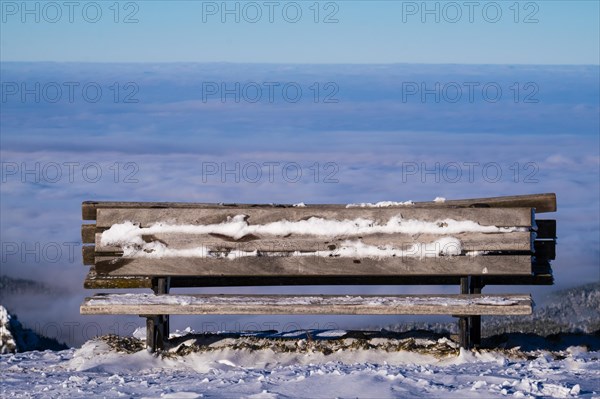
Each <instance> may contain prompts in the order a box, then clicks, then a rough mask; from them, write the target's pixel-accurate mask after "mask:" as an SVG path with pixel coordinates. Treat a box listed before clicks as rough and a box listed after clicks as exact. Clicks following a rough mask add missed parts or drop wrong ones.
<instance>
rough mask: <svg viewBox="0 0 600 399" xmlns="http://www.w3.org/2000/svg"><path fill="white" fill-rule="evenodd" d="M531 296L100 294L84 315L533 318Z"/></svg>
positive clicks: (85, 305) (86, 304)
mask: <svg viewBox="0 0 600 399" xmlns="http://www.w3.org/2000/svg"><path fill="white" fill-rule="evenodd" d="M532 306H533V304H532V299H531V296H530V295H522V294H518V295H517V294H506V295H497V294H495V295H482V294H475V295H458V294H457V295H441V294H438V295H351V296H350V295H225V294H217V295H215V294H211V295H153V294H97V295H95V296H93V297H89V298H86V299H85V301H84V303H83V304H82V305H81V309H80V311H81V314H124V315H126V314H139V315H142V316H145V315H158V314H178V315H189V314H205V315H230V314H233V315H260V314H311V315H332V314H336V315H337V314H348V315H374V314H378V315H407V314H426V315H448V314H452V315H455V316H469V315H529V314H531V312H532Z"/></svg>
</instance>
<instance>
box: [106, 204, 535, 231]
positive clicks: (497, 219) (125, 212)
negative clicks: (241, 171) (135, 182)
mask: <svg viewBox="0 0 600 399" xmlns="http://www.w3.org/2000/svg"><path fill="white" fill-rule="evenodd" d="M97 213H98V214H97V220H96V224H97V226H98V227H110V226H112V225H113V224H116V223H123V222H125V221H131V222H134V223H139V224H140V225H141V226H142V227H148V226H150V225H152V224H154V223H157V222H165V223H170V224H193V225H199V224H216V223H222V222H224V221H226V220H227V218H228V217H234V216H236V215H241V214H243V215H248V219H247V220H248V223H250V224H253V225H256V224H266V223H272V222H278V221H281V220H288V221H300V220H306V219H308V218H311V217H319V218H324V219H332V220H344V219H348V220H353V219H357V218H363V219H368V220H373V221H374V222H376V223H379V224H384V223H387V222H388V221H389V220H390V219H391V218H392V217H397V216H398V215H401V216H402V218H404V219H416V220H422V221H428V222H436V221H438V220H444V219H454V220H472V221H474V222H477V223H479V224H481V225H484V226H503V227H512V226H522V227H530V226H531V225H532V220H533V218H532V211H531V208H490V209H482V208H429V209H426V208H416V207H411V206H405V207H388V208H338V209H329V208H318V207H306V208H267V209H265V208H248V207H246V208H241V207H239V208H235V209H215V208H195V209H186V208H160V209H127V208H123V209H98V212H97Z"/></svg>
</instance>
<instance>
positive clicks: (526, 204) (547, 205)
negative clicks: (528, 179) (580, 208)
mask: <svg viewBox="0 0 600 399" xmlns="http://www.w3.org/2000/svg"><path fill="white" fill-rule="evenodd" d="M443 205H445V206H469V207H478V206H480V207H490V208H535V212H536V213H545V212H556V194H554V193H545V194H527V195H510V196H503V197H490V198H472V199H464V200H448V201H446V202H445V203H443Z"/></svg>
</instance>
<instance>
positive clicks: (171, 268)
mask: <svg viewBox="0 0 600 399" xmlns="http://www.w3.org/2000/svg"><path fill="white" fill-rule="evenodd" d="M555 210H556V197H555V195H554V194H538V195H525V196H511V197H497V198H484V199H471V200H452V201H440V200H438V201H435V202H422V203H419V202H417V203H412V202H407V203H378V204H352V205H304V204H296V205H272V204H271V205H238V204H195V203H148V202H84V203H83V204H82V212H83V219H84V220H86V221H95V224H87V223H86V224H83V225H82V241H83V243H84V247H83V259H84V263H85V264H86V265H91V269H90V272H89V274H88V276H87V278H86V280H85V283H84V286H85V287H86V288H90V289H112V288H119V289H132V288H150V289H152V290H153V292H154V293H153V294H148V293H131V292H126V293H123V294H98V295H95V296H93V297H90V298H86V299H85V301H84V303H83V304H82V305H81V313H82V314H137V315H140V316H144V317H146V318H147V334H148V335H147V344H148V347H149V349H151V350H157V349H161V348H162V347H163V345H164V342H165V339H166V337H168V334H169V315H170V314H205V315H206V314H240V315H241V314H386V315H396V314H446V315H453V316H457V317H459V326H460V341H461V342H460V343H461V345H462V346H463V347H469V346H471V345H477V344H478V343H479V339H480V338H479V337H480V316H481V315H525V314H530V313H531V311H532V301H531V297H530V295H528V294H525V295H508V294H507V295H498V294H494V295H487V294H486V295H484V294H481V288H482V287H484V286H487V285H530V284H531V285H532V284H547V285H550V284H552V283H553V278H552V271H551V268H550V264H549V260H551V259H554V247H555V235H556V223H555V221H553V220H536V219H535V214H536V213H542V212H553V211H555ZM446 284H453V285H460V287H461V290H460V292H461V293H460V294H456V295H441V294H432V295H377V296H365V295H360V296H340V295H184V294H178V295H171V294H169V289H170V288H172V287H177V288H180V287H211V286H212V287H214V286H271V285H446Z"/></svg>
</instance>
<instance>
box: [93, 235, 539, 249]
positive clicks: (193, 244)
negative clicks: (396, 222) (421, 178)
mask: <svg viewBox="0 0 600 399" xmlns="http://www.w3.org/2000/svg"><path fill="white" fill-rule="evenodd" d="M531 236H532V235H531V232H529V231H523V232H520V231H517V232H510V233H460V234H452V237H454V238H457V239H458V240H460V242H461V243H462V248H463V250H465V251H531ZM440 237H441V236H440V235H436V234H419V235H409V234H372V235H368V236H361V237H359V236H356V235H347V236H337V237H316V236H290V237H280V238H273V237H259V236H253V237H252V238H251V239H250V241H235V240H233V239H231V238H229V237H225V236H218V235H208V234H182V233H160V234H155V235H152V236H143V237H142V238H143V239H144V240H145V241H146V242H152V241H158V242H161V243H163V244H165V245H166V246H167V247H168V248H170V249H190V248H197V247H200V246H204V247H206V248H210V249H211V250H221V251H225V250H239V251H255V250H258V251H261V252H278V251H302V252H314V251H326V250H334V249H336V248H339V246H340V245H341V243H342V242H343V241H346V240H360V241H361V242H362V243H364V244H366V245H373V246H379V247H381V246H385V245H391V246H393V247H394V248H399V249H403V250H407V249H409V248H410V246H411V245H413V244H415V243H416V242H419V243H432V242H434V241H435V240H438V239H440ZM101 239H102V233H97V234H96V252H97V253H100V252H112V253H114V252H120V251H122V249H121V248H120V247H117V246H103V245H102V243H101Z"/></svg>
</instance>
